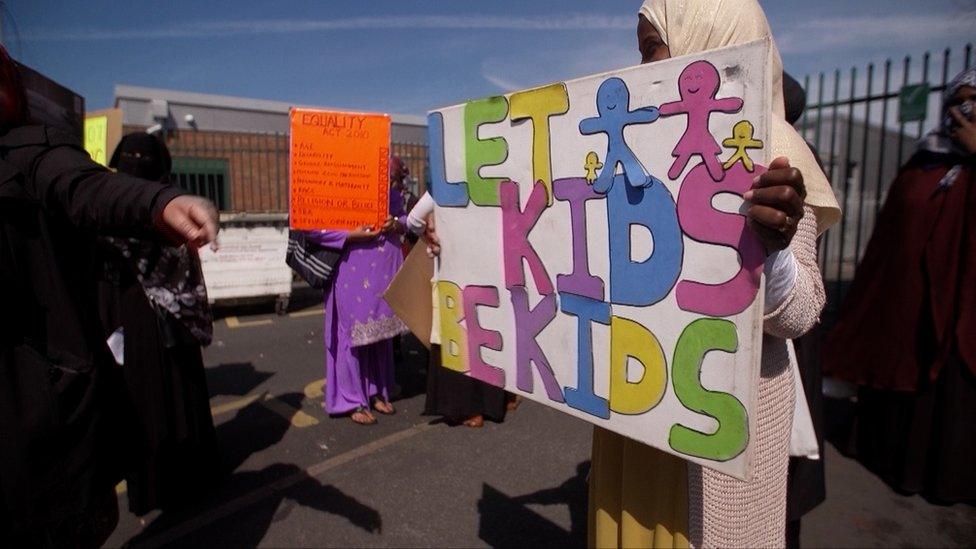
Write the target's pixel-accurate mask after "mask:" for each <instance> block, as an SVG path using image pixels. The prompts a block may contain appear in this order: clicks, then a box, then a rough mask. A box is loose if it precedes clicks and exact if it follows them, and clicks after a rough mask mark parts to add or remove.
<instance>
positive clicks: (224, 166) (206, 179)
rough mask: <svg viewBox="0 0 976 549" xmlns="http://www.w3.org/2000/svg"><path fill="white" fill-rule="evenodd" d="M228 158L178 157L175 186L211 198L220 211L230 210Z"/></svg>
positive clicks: (174, 166)
mask: <svg viewBox="0 0 976 549" xmlns="http://www.w3.org/2000/svg"><path fill="white" fill-rule="evenodd" d="M228 174H229V169H228V162H227V159H226V158H192V157H176V158H174V159H173V172H172V178H173V179H172V180H173V183H174V184H177V185H179V186H180V187H182V188H183V189H186V190H187V191H190V192H191V193H193V194H195V195H199V196H203V197H206V198H209V199H210V200H211V201H213V203H214V204H216V205H217V209H219V210H220V211H227V210H230V207H231V205H230V177H229V175H228Z"/></svg>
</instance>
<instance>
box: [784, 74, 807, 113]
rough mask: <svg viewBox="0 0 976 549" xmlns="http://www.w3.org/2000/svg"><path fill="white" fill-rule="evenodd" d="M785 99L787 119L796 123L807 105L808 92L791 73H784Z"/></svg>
mask: <svg viewBox="0 0 976 549" xmlns="http://www.w3.org/2000/svg"><path fill="white" fill-rule="evenodd" d="M783 101H784V102H785V103H786V121H787V122H789V123H790V124H796V121H797V120H799V119H800V117H801V116H803V111H804V110H805V109H806V107H807V92H805V91H803V86H801V85H800V83H799V82H797V81H796V79H795V78H793V77H792V76H790V75H789V74H786V73H785V72H784V73H783Z"/></svg>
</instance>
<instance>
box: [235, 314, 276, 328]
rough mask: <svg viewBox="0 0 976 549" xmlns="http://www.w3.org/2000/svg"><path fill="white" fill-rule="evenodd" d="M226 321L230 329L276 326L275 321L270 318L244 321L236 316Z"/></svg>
mask: <svg viewBox="0 0 976 549" xmlns="http://www.w3.org/2000/svg"><path fill="white" fill-rule="evenodd" d="M224 321H225V322H226V323H227V327H228V328H253V327H255V326H268V325H269V324H274V321H273V320H271V319H270V318H265V319H262V320H244V321H242V320H240V319H238V318H237V317H236V316H229V317H227V318H225V319H224Z"/></svg>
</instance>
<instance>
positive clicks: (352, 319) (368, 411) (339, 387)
mask: <svg viewBox="0 0 976 549" xmlns="http://www.w3.org/2000/svg"><path fill="white" fill-rule="evenodd" d="M397 165H399V166H402V165H403V163H402V162H401V161H400V159H399V158H396V157H393V158H392V159H391V161H390V182H391V186H392V184H393V183H394V181H396V180H397V179H395V178H397V177H402V176H401V174H400V171H398V169H397ZM389 197H390V198H389V200H390V217H389V219H387V221H386V223H385V224H384V225H383V226H382V227H378V228H373V227H360V228H358V229H356V230H353V231H319V232H311V233H309V238H310V239H311V240H312V241H313V242H315V243H316V244H318V245H320V246H324V247H327V248H332V249H335V250H341V251H342V258H340V259H339V262H338V263H337V264H336V266H335V274H334V276H333V277H332V281H331V284H330V285H329V286H328V287H327V288H326V290H325V410H326V412H328V413H329V414H332V415H341V414H349V417H350V418H351V419H352V421H354V422H356V423H358V424H360V425H373V424H375V423H376V417H375V416H374V415H373V413H372V410H375V411H377V412H379V413H380V414H386V415H390V414H393V413H395V412H396V410H395V409H394V407H393V405H392V404H391V403H390V398H391V396H390V393H391V390H392V389H393V387H394V373H393V371H394V360H393V343H392V340H393V338H395V337H397V336H399V335H401V334H403V333H406V332H407V327H406V325H404V324H403V322H402V321H401V320H400V319H399V318H398V317H397V316H396V314H394V312H393V310H392V309H390V306H389V305H387V304H386V301H385V300H384V299H383V292H385V291H386V288H387V287H388V286H389V285H390V282H392V281H393V277H394V276H395V275H396V273H397V271H398V270H399V269H400V266H401V265H403V253H402V251H401V248H400V236H401V235H402V234H403V232H404V231H405V227H406V215H405V213H404V211H403V203H402V201H403V198H402V195H401V194H400V193H399V192H390V193H389Z"/></svg>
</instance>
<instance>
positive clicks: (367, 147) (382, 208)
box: [289, 109, 390, 230]
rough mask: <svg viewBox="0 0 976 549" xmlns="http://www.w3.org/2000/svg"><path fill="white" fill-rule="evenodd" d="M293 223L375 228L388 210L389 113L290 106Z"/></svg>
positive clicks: (307, 226)
mask: <svg viewBox="0 0 976 549" xmlns="http://www.w3.org/2000/svg"><path fill="white" fill-rule="evenodd" d="M289 176H290V177H289V180H290V183H291V184H290V189H291V200H290V213H291V216H290V219H291V228H293V229H299V230H314V229H338V230H350V229H355V228H358V227H362V226H364V225H366V226H369V227H373V228H378V227H379V226H380V225H382V224H383V222H384V221H385V220H386V218H387V216H388V215H389V213H388V212H389V192H390V117H389V115H386V114H362V113H350V112H328V111H317V110H309V109H292V110H291V167H290V172H289Z"/></svg>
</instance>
